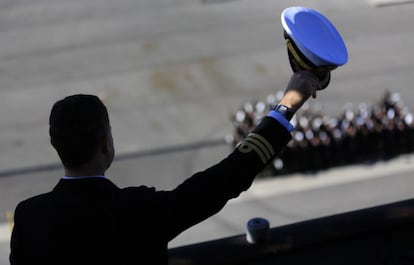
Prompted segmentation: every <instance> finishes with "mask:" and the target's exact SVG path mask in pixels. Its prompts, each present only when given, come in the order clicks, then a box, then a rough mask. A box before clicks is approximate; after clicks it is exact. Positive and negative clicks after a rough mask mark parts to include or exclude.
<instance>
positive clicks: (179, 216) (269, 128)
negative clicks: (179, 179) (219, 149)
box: [163, 117, 291, 241]
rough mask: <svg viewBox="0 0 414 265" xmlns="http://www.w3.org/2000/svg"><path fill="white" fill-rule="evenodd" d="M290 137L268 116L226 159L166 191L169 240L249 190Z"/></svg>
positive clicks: (166, 217)
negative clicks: (257, 176)
mask: <svg viewBox="0 0 414 265" xmlns="http://www.w3.org/2000/svg"><path fill="white" fill-rule="evenodd" d="M290 139H291V135H290V133H289V132H288V130H287V129H286V128H285V127H283V126H282V125H281V124H280V123H279V122H277V121H276V120H274V119H273V118H270V117H266V118H264V119H263V121H262V122H261V123H260V124H259V126H258V127H257V128H256V129H255V130H254V131H253V132H252V133H250V134H249V135H248V136H247V137H246V138H245V139H244V140H243V141H242V142H241V143H240V145H239V146H238V147H236V148H235V150H234V151H233V152H232V153H231V154H230V155H229V156H228V157H227V158H225V159H223V160H222V161H221V162H219V163H218V164H216V165H214V166H212V167H210V168H208V169H206V170H205V171H202V172H198V173H196V174H195V175H193V176H192V177H190V178H189V179H187V180H186V181H184V182H183V183H182V184H180V185H179V186H178V187H177V188H176V189H174V190H173V191H170V192H165V193H164V196H165V197H166V198H165V199H166V200H165V201H167V205H166V206H167V209H166V214H167V216H165V220H168V221H167V223H166V224H165V226H163V227H165V228H166V229H167V231H165V235H166V236H167V237H168V238H167V240H168V241H169V240H171V239H173V238H174V237H175V236H177V235H178V234H179V233H181V232H182V231H184V230H186V229H187V228H189V227H191V226H193V225H195V224H197V223H199V222H201V221H203V220H204V219H206V218H208V217H209V216H211V215H213V214H215V213H217V212H218V211H219V210H220V209H222V208H223V207H224V205H225V204H226V202H227V201H228V200H230V199H232V198H235V197H237V196H239V194H240V193H241V192H243V191H245V190H247V189H248V188H249V187H250V185H251V184H252V182H253V180H254V178H255V176H256V175H257V174H258V173H259V172H260V171H262V170H263V169H264V168H265V166H266V165H267V164H268V163H269V162H271V161H272V160H273V158H274V157H275V156H276V155H277V154H278V153H279V152H280V151H281V150H282V149H283V148H284V147H285V146H286V145H287V143H288V142H289V141H290Z"/></svg>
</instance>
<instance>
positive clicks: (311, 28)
mask: <svg viewBox="0 0 414 265" xmlns="http://www.w3.org/2000/svg"><path fill="white" fill-rule="evenodd" d="M281 21H282V26H283V29H284V35H285V39H286V44H287V48H288V55H289V61H290V64H291V67H292V69H293V71H294V72H296V71H299V70H303V69H307V70H312V71H314V72H315V73H316V74H317V75H318V77H319V78H320V79H321V80H322V79H324V82H325V87H326V86H327V85H328V83H329V81H330V71H332V70H333V69H335V68H337V67H338V66H341V65H343V64H345V63H346V62H347V61H348V52H347V49H346V46H345V43H344V41H343V39H342V37H341V35H340V34H339V32H338V30H337V29H336V28H335V26H334V25H333V24H332V23H331V22H330V21H329V20H328V19H327V18H326V17H325V16H324V15H323V14H321V13H319V12H318V11H316V10H313V9H310V8H307V7H301V6H295V7H289V8H286V9H285V10H284V11H283V12H282V15H281Z"/></svg>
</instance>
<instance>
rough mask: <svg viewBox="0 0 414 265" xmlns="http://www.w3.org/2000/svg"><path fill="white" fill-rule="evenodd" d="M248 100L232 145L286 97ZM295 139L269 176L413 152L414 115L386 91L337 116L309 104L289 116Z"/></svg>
mask: <svg viewBox="0 0 414 265" xmlns="http://www.w3.org/2000/svg"><path fill="white" fill-rule="evenodd" d="M281 93H282V92H279V93H277V94H275V95H273V94H272V95H269V96H268V97H267V100H266V101H260V100H259V101H255V100H249V101H246V102H244V103H243V104H242V106H241V108H240V109H239V110H238V111H236V112H235V114H234V115H233V116H232V122H233V124H234V128H235V132H234V134H233V135H232V136H231V137H230V139H231V140H230V142H231V144H233V146H237V144H238V143H239V142H240V141H241V140H242V139H243V138H244V137H246V136H247V135H248V134H249V132H251V131H252V130H253V129H254V127H255V126H256V125H257V124H258V123H259V121H260V120H261V119H262V118H263V117H264V116H266V114H267V112H268V111H269V110H270V109H271V108H272V106H274V105H275V103H276V102H277V101H278V99H279V98H280V97H281V96H282V94H281ZM291 122H292V123H293V124H294V125H295V130H294V132H293V138H292V140H291V141H290V142H289V144H288V146H287V147H286V148H285V149H284V151H283V152H282V153H281V154H280V155H279V156H278V157H277V158H276V159H275V160H274V161H273V163H272V164H271V165H270V166H269V167H268V168H267V169H266V171H265V173H264V174H266V175H269V174H270V175H281V174H290V173H295V172H303V173H314V172H317V171H320V170H324V169H328V168H331V167H336V166H343V165H350V164H355V163H375V162H376V161H380V160H388V159H391V158H394V157H396V156H398V155H401V154H406V153H411V152H413V151H414V117H413V114H412V113H411V112H410V111H409V109H408V107H406V106H404V104H403V102H402V100H401V97H400V95H399V94H398V93H395V92H389V91H387V92H385V93H384V95H383V96H382V97H381V98H380V99H379V101H378V102H376V103H374V104H371V105H369V104H367V103H361V104H359V105H358V106H357V107H354V106H353V105H352V104H347V105H346V106H344V111H343V112H342V113H341V114H340V115H338V117H330V116H328V115H326V114H323V113H322V106H321V105H320V104H319V103H316V104H314V105H306V106H304V107H303V108H302V110H300V111H299V112H298V113H297V114H296V115H295V116H294V117H293V119H292V120H291Z"/></svg>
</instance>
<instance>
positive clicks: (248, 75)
mask: <svg viewBox="0 0 414 265" xmlns="http://www.w3.org/2000/svg"><path fill="white" fill-rule="evenodd" d="M411 2H414V1H391V0H390V1H385V0H384V1H380V0H363V1H360V0H358V1H357V0H347V1H345V0H332V1H323V0H312V1H309V0H308V1H287V0H282V1H276V0H254V1H252V0H233V1H231V0H139V1H134V0H118V1H108V0H100V1H97V0H82V1H80V0H71V1H69V0H54V1H51V0H1V1H0V80H1V82H0V129H1V134H0V265H3V264H8V253H9V238H10V225H11V224H10V221H11V214H12V212H13V211H14V207H15V206H16V204H17V203H18V202H19V201H20V200H22V199H25V198H27V197H30V196H32V195H35V194H39V193H42V192H47V191H49V190H50V189H51V188H52V187H53V186H54V185H55V184H56V182H57V181H58V179H59V177H60V176H62V174H63V171H62V169H61V167H60V164H59V160H58V157H57V155H56V153H55V151H54V150H53V149H52V148H51V146H50V144H49V137H48V117H49V111H50V109H51V106H52V104H53V103H54V102H55V101H56V100H59V99H61V98H63V97H65V96H67V95H70V94H74V93H89V94H96V95H98V96H99V97H100V98H101V99H102V100H103V101H104V102H105V104H106V105H107V107H108V110H109V115H110V119H111V124H112V131H113V135H114V141H115V147H116V152H117V158H116V161H115V162H114V164H113V166H112V167H111V169H110V170H109V172H108V176H109V177H110V178H111V179H112V180H113V181H114V182H115V183H116V184H118V185H119V186H121V187H126V186H137V185H148V186H155V187H157V188H158V189H171V188H174V187H175V186H176V185H177V184H179V183H180V182H182V181H183V180H184V179H186V178H187V177H189V176H191V175H192V174H193V173H195V172H197V171H198V170H203V169H205V168H206V167H208V166H210V165H212V164H214V163H215V162H218V161H219V160H220V159H221V158H224V157H225V156H226V155H227V154H228V153H229V152H230V151H231V150H232V148H233V146H234V144H236V143H237V139H238V138H237V137H240V135H242V134H243V131H242V130H240V127H241V126H242V127H243V126H244V125H241V124H242V123H243V121H244V120H245V119H246V117H250V118H252V117H253V118H252V119H253V120H252V121H253V122H252V124H254V120H259V119H260V115H261V114H262V113H263V110H264V109H265V106H264V105H263V104H268V103H269V102H271V100H274V99H275V98H277V97H278V91H280V90H283V89H284V87H285V86H286V84H287V82H288V80H289V77H290V75H291V69H290V66H289V63H288V59H287V52H286V47H285V43H284V39H283V30H282V27H281V23H280V14H281V12H282V11H283V10H284V9H285V8H286V7H289V6H295V5H303V6H307V7H311V8H314V9H317V10H318V11H320V12H322V13H323V14H325V15H326V16H327V17H328V18H329V19H330V20H331V21H332V22H333V23H334V24H335V25H336V27H337V29H338V30H339V31H340V33H341V34H342V36H343V38H344V40H345V42H346V44H347V47H348V52H349V61H348V63H347V64H346V65H345V66H343V67H340V68H338V69H337V70H335V71H334V72H333V73H332V80H331V85H330V86H329V88H327V89H326V90H325V91H322V92H321V93H319V94H318V97H317V99H311V100H310V101H309V105H308V106H307V107H306V108H305V111H307V112H306V113H301V114H300V115H298V116H301V117H305V119H300V117H297V119H296V122H297V124H298V125H299V126H300V128H301V131H302V132H303V135H302V136H300V135H295V139H296V140H297V141H299V140H300V139H308V138H309V137H310V138H309V139H308V140H309V142H308V144H312V141H310V140H311V139H312V138H313V136H315V135H317V136H318V137H317V138H318V139H316V140H315V141H317V142H324V140H326V138H327V136H329V135H325V136H322V135H321V134H320V131H321V126H322V125H324V126H328V125H329V126H332V127H333V130H334V129H338V130H339V131H341V130H342V131H341V132H342V135H344V134H345V132H346V131H347V130H348V129H349V127H352V126H354V127H352V128H351V129H350V130H351V131H353V132H354V133H355V134H356V132H363V131H364V128H365V129H372V128H377V129H378V127H376V126H375V125H377V123H381V124H380V125H381V126H383V127H382V128H381V131H383V130H385V129H386V128H388V127H387V126H391V127H392V129H393V130H394V128H395V130H397V129H398V128H400V127H401V126H403V130H401V131H403V132H404V133H406V134H404V135H405V136H404V137H407V138H404V137H403V136H401V135H400V134H387V135H388V136H387V137H388V138H387V139H388V142H387V144H385V143H384V142H381V141H380V142H376V141H368V140H367V139H371V140H372V138H371V137H368V138H364V139H365V140H361V139H359V140H358V141H359V142H355V141H353V140H352V139H351V140H349V141H350V142H349V144H350V145H353V146H354V147H353V149H352V152H353V153H352V152H351V151H350V150H348V149H346V150H347V151H343V150H344V146H345V147H349V144H345V145H344V146H342V147H341V148H339V149H338V148H337V149H335V150H336V151H332V150H331V149H329V150H330V151H329V152H330V153H329V152H328V155H327V154H326V152H325V153H324V155H325V156H322V155H321V152H319V153H318V152H313V153H312V152H311V153H309V152H310V151H309V150H308V149H306V151H303V152H299V153H301V154H303V153H306V154H307V155H308V158H306V157H301V159H298V158H297V156H293V157H296V158H295V159H296V160H294V161H295V162H294V163H293V164H296V165H298V164H304V163H305V161H307V162H308V161H309V159H314V160H315V159H316V160H317V162H314V163H317V164H313V165H312V166H310V167H311V168H306V169H305V170H304V169H303V168H298V167H296V168H295V169H294V170H288V169H289V168H288V167H287V161H293V160H289V159H286V157H282V158H281V159H280V161H281V162H280V161H276V162H275V163H273V164H272V166H273V167H272V168H269V169H268V170H267V171H265V172H263V173H262V174H261V177H260V178H258V180H257V181H256V183H254V185H253V187H252V189H251V190H250V191H248V192H246V193H245V194H243V195H242V196H241V197H240V198H239V199H236V200H234V201H231V202H230V203H229V204H228V205H227V206H226V207H225V209H224V210H223V211H222V212H220V213H219V214H217V215H216V216H214V217H212V218H211V219H209V220H207V221H205V222H203V223H201V224H199V225H198V226H196V227H194V228H192V229H190V230H189V231H187V232H185V233H183V234H182V235H180V236H178V237H177V238H176V239H175V240H173V241H172V242H171V244H170V246H171V247H174V246H180V245H185V244H191V243H194V242H201V241H206V240H210V239H214V238H221V237H225V236H230V235H235V234H240V233H244V231H245V224H246V222H247V221H248V219H250V218H252V217H256V216H261V217H265V218H267V219H269V221H270V224H271V226H272V227H273V226H278V225H283V224H288V223H292V222H297V221H301V220H308V219H311V218H316V217H321V216H325V215H330V214H335V213H340V212H344V211H349V210H354V209H360V208H365V207H369V206H374V205H380V204H383V203H388V202H393V201H398V200H402V199H406V198H412V197H413V194H414V192H413V189H412V187H413V184H414V180H413V177H412V173H413V172H414V165H412V161H413V159H414V157H413V156H412V150H413V149H411V147H410V146H411V144H410V143H411V142H410V141H411V140H412V138H410V137H411V136H410V135H411V134H410V130H411V128H412V127H410V126H411V125H412V114H411V110H412V109H414V91H413V89H414V85H413V84H414V51H413V50H412V47H414V31H413V30H412V25H413V23H414V18H413V16H412V14H413V11H414V5H412V4H411ZM387 92H388V94H387ZM269 100H270V101H269ZM258 102H262V103H263V104H259V105H257V103H258ZM246 106H247V107H246ZM374 114H375V115H374ZM377 114H378V115H379V116H376V115H377ZM243 115H244V116H243ZM249 115H250V116H249ZM251 115H253V116H251ZM315 117H318V118H319V120H318V122H316V123H317V124H316V125H315V124H314V123H315V121H314V120H315ZM358 118H359V119H358ZM361 118H362V120H361ZM305 120H306V121H305ZM335 121H336V123H335ZM252 124H249V126H251V125H252ZM306 124H307V125H306ZM390 124H391V125H390ZM401 124H402V125H401ZM305 125H306V126H308V127H309V126H310V127H312V126H314V127H312V128H313V130H312V137H311V136H309V134H307V131H306V128H304V127H306V126H305ZM400 125H401V126H400ZM357 126H362V127H357ZM399 126H400V127H399ZM244 127H246V126H244ZM310 127H309V128H310ZM243 129H246V128H243ZM247 129H249V128H247ZM378 130H380V129H378ZM374 131H375V130H374ZM325 134H327V133H326V132H325ZM369 135H370V136H371V134H369ZM333 136H335V134H334V133H333V131H332V137H333ZM301 137H302V138H301ZM307 137H308V138H307ZM377 137H378V135H377ZM328 138H329V137H328ZM298 139H299V140H298ZM330 139H331V140H332V141H333V140H335V139H334V138H330ZM381 139H382V138H381ZM401 139H403V140H404V141H403V144H401V143H400V142H401V141H397V140H401ZM394 140H395V141H394ZM367 141H368V142H370V143H371V148H372V149H369V151H367V150H366V149H365V147H364V148H362V146H361V144H360V143H366V142H367ZM397 142H398V143H397ZM358 143H359V144H358ZM404 143H405V144H404ZM330 144H331V142H330ZM330 144H329V146H330V147H331V145H330ZM399 144H401V146H402V147H401V148H400V145H399ZM290 145H291V147H292V146H293V142H292V143H291V144H290ZM378 146H382V149H381V148H379V149H376V148H374V147H378ZM385 146H388V147H389V148H391V153H387V152H385V151H384V150H389V149H386V148H385ZM390 146H391V147H390ZM396 146H398V148H394V147H396ZM404 147H407V148H404ZM394 149H395V150H394ZM338 150H339V151H338ZM348 152H351V153H348ZM384 152H385V153H384ZM343 153H345V154H347V155H349V156H350V157H352V158H353V159H352V161H344V159H342V162H341V163H333V162H332V161H331V160H330V159H331V158H332V157H333V155H337V154H343ZM331 154H332V155H331ZM368 154H369V155H372V154H373V155H374V156H373V157H371V156H369V155H368ZM288 157H289V156H288ZM291 157H292V155H291ZM325 161H326V162H327V163H328V162H329V163H331V164H329V166H326V164H325ZM323 165H325V166H323ZM290 166H291V165H290ZM212 196H214V195H212Z"/></svg>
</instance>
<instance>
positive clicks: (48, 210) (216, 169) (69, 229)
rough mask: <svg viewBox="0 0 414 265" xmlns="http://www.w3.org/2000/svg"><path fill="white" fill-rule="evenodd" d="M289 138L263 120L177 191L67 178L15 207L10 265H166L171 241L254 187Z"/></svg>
mask: <svg viewBox="0 0 414 265" xmlns="http://www.w3.org/2000/svg"><path fill="white" fill-rule="evenodd" d="M290 138H291V136H290V134H289V132H288V131H287V130H286V129H285V128H284V127H283V126H281V125H280V124H279V123H278V122H277V121H275V120H274V119H272V118H265V119H264V120H263V122H262V123H261V124H260V125H259V126H258V127H257V128H256V130H255V131H254V132H253V133H252V134H250V135H249V136H248V137H247V138H246V139H245V140H244V141H243V142H242V143H241V144H240V145H239V146H238V147H237V148H236V149H235V150H234V151H233V152H232V153H231V154H230V155H229V156H228V157H227V158H225V159H224V160H222V161H221V162H219V163H218V164H216V165H214V166H212V167H210V168H208V169H207V170H205V171H203V172H199V173H196V174H195V175H193V176H192V177H190V178H189V179H187V180H186V181H184V182H183V183H182V184H180V185H179V186H178V187H177V188H175V189H174V190H171V191H156V190H155V189H154V188H148V187H145V186H141V187H130V188H125V189H120V188H118V187H117V186H115V185H114V184H113V183H112V182H111V181H110V180H108V179H102V178H92V179H78V180H65V179H62V180H60V181H59V183H58V184H57V185H56V187H55V188H54V189H53V190H52V191H51V192H49V193H46V194H42V195H38V196H36V197H33V198H30V199H27V200H25V201H23V202H21V203H19V205H18V206H17V207H16V210H15V224H14V229H13V233H12V239H11V254H10V262H11V265H20V264H30V265H33V264H167V261H168V257H167V251H168V249H167V244H168V242H169V241H170V240H171V239H173V238H174V237H175V236H177V235H178V234H180V233H181V232H183V231H184V230H186V229H187V228H189V227H191V226H193V225H195V224H197V223H199V222H201V221H203V220H204V219H206V218H208V217H209V216H211V215H213V214H215V213H217V212H218V211H219V210H220V209H222V208H223V206H224V205H225V204H226V202H227V201H228V200H229V199H231V198H235V197H237V196H238V195H239V194H240V193H241V192H242V191H244V190H246V189H248V188H249V187H250V185H251V183H252V181H253V179H254V177H255V176H256V175H257V173H259V172H260V171H261V170H262V169H263V168H264V167H265V166H266V165H267V164H268V162H270V161H271V160H272V158H273V157H274V156H275V155H276V154H278V153H279V152H280V151H281V150H282V148H284V146H285V145H286V144H287V143H288V141H289V140H290Z"/></svg>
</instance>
